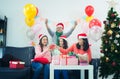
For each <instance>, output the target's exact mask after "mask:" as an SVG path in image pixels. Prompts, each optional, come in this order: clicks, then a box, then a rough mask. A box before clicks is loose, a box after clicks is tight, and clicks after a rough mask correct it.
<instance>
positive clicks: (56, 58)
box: [52, 55, 60, 65]
mask: <svg viewBox="0 0 120 79" xmlns="http://www.w3.org/2000/svg"><path fill="white" fill-rule="evenodd" d="M52 64H54V65H59V64H60V55H55V56H52Z"/></svg>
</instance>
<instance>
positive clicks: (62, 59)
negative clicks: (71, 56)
mask: <svg viewBox="0 0 120 79" xmlns="http://www.w3.org/2000/svg"><path fill="white" fill-rule="evenodd" d="M60 65H67V56H66V55H61V56H60Z"/></svg>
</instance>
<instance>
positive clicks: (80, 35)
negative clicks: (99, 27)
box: [77, 33, 87, 38]
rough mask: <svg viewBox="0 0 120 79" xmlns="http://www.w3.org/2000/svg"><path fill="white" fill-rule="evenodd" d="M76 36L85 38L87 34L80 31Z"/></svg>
mask: <svg viewBox="0 0 120 79" xmlns="http://www.w3.org/2000/svg"><path fill="white" fill-rule="evenodd" d="M77 37H78V38H87V35H86V34H85V33H80V34H78V36H77Z"/></svg>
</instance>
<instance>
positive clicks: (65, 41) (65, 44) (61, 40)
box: [53, 35, 69, 79]
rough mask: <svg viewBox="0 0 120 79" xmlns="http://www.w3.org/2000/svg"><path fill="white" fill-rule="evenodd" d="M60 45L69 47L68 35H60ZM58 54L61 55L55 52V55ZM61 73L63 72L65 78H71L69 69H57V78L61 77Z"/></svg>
mask: <svg viewBox="0 0 120 79" xmlns="http://www.w3.org/2000/svg"><path fill="white" fill-rule="evenodd" d="M58 45H59V46H60V47H61V48H63V49H67V48H68V43H67V40H66V36H64V35H62V36H60V38H59V43H58ZM58 54H59V55H60V53H58V52H54V54H53V55H58ZM60 73H62V75H63V78H64V79H69V78H68V71H67V70H55V79H60Z"/></svg>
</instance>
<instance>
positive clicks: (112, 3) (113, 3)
mask: <svg viewBox="0 0 120 79" xmlns="http://www.w3.org/2000/svg"><path fill="white" fill-rule="evenodd" d="M107 3H108V4H109V8H111V7H113V8H115V6H116V5H117V3H116V2H115V1H114V0H111V1H107Z"/></svg>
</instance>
